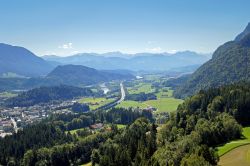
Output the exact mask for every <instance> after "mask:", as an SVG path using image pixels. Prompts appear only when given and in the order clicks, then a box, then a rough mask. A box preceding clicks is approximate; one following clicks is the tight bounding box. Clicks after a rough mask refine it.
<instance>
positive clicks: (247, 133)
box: [218, 127, 250, 156]
mask: <svg viewBox="0 0 250 166" xmlns="http://www.w3.org/2000/svg"><path fill="white" fill-rule="evenodd" d="M242 134H243V137H242V139H240V140H234V141H231V142H228V143H226V144H225V145H223V146H220V147H218V155H219V156H222V155H224V154H226V153H227V152H229V151H230V150H232V149H235V148H237V147H239V146H242V145H245V144H250V127H245V128H243V132H242Z"/></svg>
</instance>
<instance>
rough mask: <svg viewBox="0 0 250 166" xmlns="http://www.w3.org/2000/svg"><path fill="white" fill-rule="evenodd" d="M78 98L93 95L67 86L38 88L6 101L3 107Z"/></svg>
mask: <svg viewBox="0 0 250 166" xmlns="http://www.w3.org/2000/svg"><path fill="white" fill-rule="evenodd" d="M80 96H94V93H93V92H92V91H91V90H90V89H88V88H78V87H73V86H67V85H60V86H53V87H40V88H35V89H32V90H29V91H27V92H23V93H21V94H19V95H18V96H17V97H13V98H10V99H8V100H7V101H6V103H5V105H6V106H8V107H15V106H20V107H23V106H32V105H35V104H41V103H48V102H51V101H54V100H69V99H73V98H75V97H80Z"/></svg>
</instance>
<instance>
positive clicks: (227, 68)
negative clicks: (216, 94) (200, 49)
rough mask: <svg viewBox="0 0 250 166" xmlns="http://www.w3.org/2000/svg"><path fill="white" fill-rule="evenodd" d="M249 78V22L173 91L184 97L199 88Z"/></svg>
mask: <svg viewBox="0 0 250 166" xmlns="http://www.w3.org/2000/svg"><path fill="white" fill-rule="evenodd" d="M248 80H250V23H249V24H248V26H247V27H246V28H245V30H244V31H243V32H242V33H240V34H239V35H238V36H237V37H236V38H235V40H234V41H229V42H226V43H225V44H223V45H222V46H220V47H219V48H218V49H217V50H216V51H215V52H214V54H213V56H212V59H211V60H209V61H208V62H206V63H205V64H203V65H202V66H201V67H200V68H198V69H197V70H196V71H195V72H194V73H193V74H192V75H191V76H190V77H189V79H188V80H187V81H186V83H184V84H183V85H182V86H181V87H179V88H177V90H176V92H175V96H176V97H181V98H185V97H187V96H190V95H192V94H194V93H195V92H197V91H199V90H201V89H208V88H211V87H218V86H222V85H225V84H231V83H235V82H239V81H248Z"/></svg>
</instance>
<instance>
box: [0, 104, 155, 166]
mask: <svg viewBox="0 0 250 166" xmlns="http://www.w3.org/2000/svg"><path fill="white" fill-rule="evenodd" d="M140 117H145V118H147V119H150V120H151V121H153V116H152V114H151V112H147V111H139V110H133V109H132V108H131V109H123V108H113V109H111V110H109V111H107V112H105V111H97V112H87V113H79V114H75V113H69V114H52V115H51V116H50V117H49V118H47V119H45V120H44V121H42V122H40V123H37V124H33V125H29V126H27V127H25V128H24V129H23V130H21V131H18V133H17V134H14V135H12V136H6V137H5V138H0V164H2V165H7V164H8V165H20V164H22V163H24V165H35V163H40V162H41V163H44V162H45V163H46V164H45V165H61V164H62V162H64V163H65V164H66V163H68V164H66V165H69V164H70V163H74V164H77V163H78V164H79V163H84V162H87V161H90V156H91V151H92V149H93V148H98V144H99V143H100V142H103V141H104V140H106V139H108V138H112V135H114V132H118V129H117V128H116V127H115V126H114V127H112V131H114V132H105V131H102V132H103V133H102V132H101V133H99V134H94V135H91V134H92V133H91V132H79V135H81V136H83V138H81V139H80V140H79V139H77V138H76V135H71V134H70V133H69V132H68V131H70V130H74V129H79V128H88V127H89V126H90V125H92V124H95V123H100V122H101V123H108V124H131V123H132V122H134V121H135V120H136V119H137V118H140ZM85 137H86V138H85ZM68 153H70V154H68ZM36 155H38V156H36ZM39 155H42V156H39ZM62 155H63V156H66V157H65V160H63V161H62V160H61V161H60V160H59V159H61V157H62ZM68 155H70V156H68ZM42 157H46V158H42ZM45 159H46V160H47V161H42V160H45ZM48 159H49V161H48Z"/></svg>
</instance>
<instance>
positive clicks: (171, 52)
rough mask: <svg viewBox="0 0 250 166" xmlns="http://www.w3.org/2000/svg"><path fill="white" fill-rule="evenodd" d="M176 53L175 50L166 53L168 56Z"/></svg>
mask: <svg viewBox="0 0 250 166" xmlns="http://www.w3.org/2000/svg"><path fill="white" fill-rule="evenodd" d="M177 52H178V51H177V50H170V51H168V53H169V54H175V53H177Z"/></svg>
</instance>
